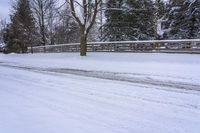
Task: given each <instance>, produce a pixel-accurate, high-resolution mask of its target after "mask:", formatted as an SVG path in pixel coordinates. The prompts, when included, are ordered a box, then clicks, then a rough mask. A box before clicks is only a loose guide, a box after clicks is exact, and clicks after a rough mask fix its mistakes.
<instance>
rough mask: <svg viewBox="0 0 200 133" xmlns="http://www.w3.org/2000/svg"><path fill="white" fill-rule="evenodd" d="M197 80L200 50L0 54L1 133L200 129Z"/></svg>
mask: <svg viewBox="0 0 200 133" xmlns="http://www.w3.org/2000/svg"><path fill="white" fill-rule="evenodd" d="M60 69H61V70H62V69H63V70H65V69H66V70H67V72H66V71H63V70H62V71H59V72H57V70H60ZM46 70H48V71H46ZM51 70H52V72H51ZM55 70H56V71H55ZM62 72H64V73H62ZM75 72H76V73H75ZM88 72H90V73H89V74H91V72H92V74H93V75H95V74H98V75H100V76H99V77H98V76H97V78H94V77H95V76H91V75H89V77H88V76H87V75H84V74H88ZM74 73H75V74H74ZM102 74H105V77H106V76H110V75H112V76H113V80H108V79H109V78H107V79H104V78H101V76H102ZM119 75H120V78H122V77H123V78H124V77H126V78H125V79H127V78H129V79H133V81H130V82H127V81H126V80H122V81H120V80H117V78H118V77H119ZM134 80H138V81H140V80H141V82H137V83H136V82H134ZM144 81H148V82H144ZM151 81H152V82H153V81H154V82H155V81H158V82H159V83H160V84H159V83H158V84H151V83H149V82H151ZM165 82H166V83H168V84H166V86H164V85H163V84H164V83H165ZM162 83H163V84H162ZM170 83H171V84H173V85H174V86H173V85H172V86H171V87H170V86H167V85H169V84H170ZM176 83H177V85H182V86H183V85H186V87H185V88H184V89H181V88H180V87H178V86H177V85H176ZM199 86H200V55H189V54H188V55H187V54H131V53H121V54H119V53H89V56H88V57H79V55H78V54H77V53H70V54H69V53H65V54H34V55H31V54H28V55H16V54H11V55H0V99H1V100H0V133H68V132H69V133H161V132H162V133H199V131H200V126H199V125H200V124H199V123H200V89H199V90H198V87H199ZM190 87H191V88H190ZM193 87H194V88H196V89H195V90H193Z"/></svg>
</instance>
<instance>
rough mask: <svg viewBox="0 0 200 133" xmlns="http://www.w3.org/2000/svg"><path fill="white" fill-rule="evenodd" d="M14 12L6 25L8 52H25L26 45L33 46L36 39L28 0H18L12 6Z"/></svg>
mask: <svg viewBox="0 0 200 133" xmlns="http://www.w3.org/2000/svg"><path fill="white" fill-rule="evenodd" d="M13 9H14V11H15V12H14V14H13V15H11V23H10V25H9V26H8V29H7V33H6V36H7V37H6V38H7V41H6V42H7V50H8V52H17V53H26V52H27V47H28V46H31V47H32V46H33V45H34V44H35V40H36V28H35V21H34V17H33V15H32V11H31V9H30V5H29V0H18V1H17V2H16V5H14V6H13Z"/></svg>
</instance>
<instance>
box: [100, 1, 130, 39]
mask: <svg viewBox="0 0 200 133" xmlns="http://www.w3.org/2000/svg"><path fill="white" fill-rule="evenodd" d="M124 3H125V0H108V1H107V3H106V4H107V7H106V8H107V9H106V11H105V17H106V23H105V24H104V26H103V27H102V28H103V33H104V35H103V38H102V40H109V41H121V40H126V33H125V32H126V29H127V24H126V20H124V18H125V17H124V15H125V13H124V12H125V10H124V8H123V5H124Z"/></svg>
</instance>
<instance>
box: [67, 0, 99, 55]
mask: <svg viewBox="0 0 200 133" xmlns="http://www.w3.org/2000/svg"><path fill="white" fill-rule="evenodd" d="M66 1H67V2H68V3H69V4H70V8H71V13H72V16H73V17H74V18H75V20H76V22H77V23H78V24H79V31H80V55H81V56H86V54H87V37H88V33H89V31H90V30H91V28H92V26H93V25H94V23H95V20H96V16H97V12H98V7H99V4H100V2H101V0H66ZM77 7H79V8H77Z"/></svg>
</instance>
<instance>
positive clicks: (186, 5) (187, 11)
mask: <svg viewBox="0 0 200 133" xmlns="http://www.w3.org/2000/svg"><path fill="white" fill-rule="evenodd" d="M78 6H79V8H80V10H77V9H76V7H78ZM0 35H1V38H0V41H1V42H4V44H5V48H4V50H5V51H6V52H7V53H9V52H17V53H26V52H27V47H31V48H32V47H33V46H45V45H54V44H63V43H74V42H80V44H81V45H80V46H81V55H86V52H87V41H128V40H152V39H194V38H199V36H200V0H193V1H191V0H169V1H167V2H166V1H162V0H106V1H104V0H82V1H81V2H80V1H76V0H66V1H65V3H63V4H62V5H58V0H31V1H29V0H15V2H14V3H13V4H12V13H11V15H10V23H8V24H7V26H6V27H5V26H4V28H1V32H0ZM2 40H3V41H2Z"/></svg>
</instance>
